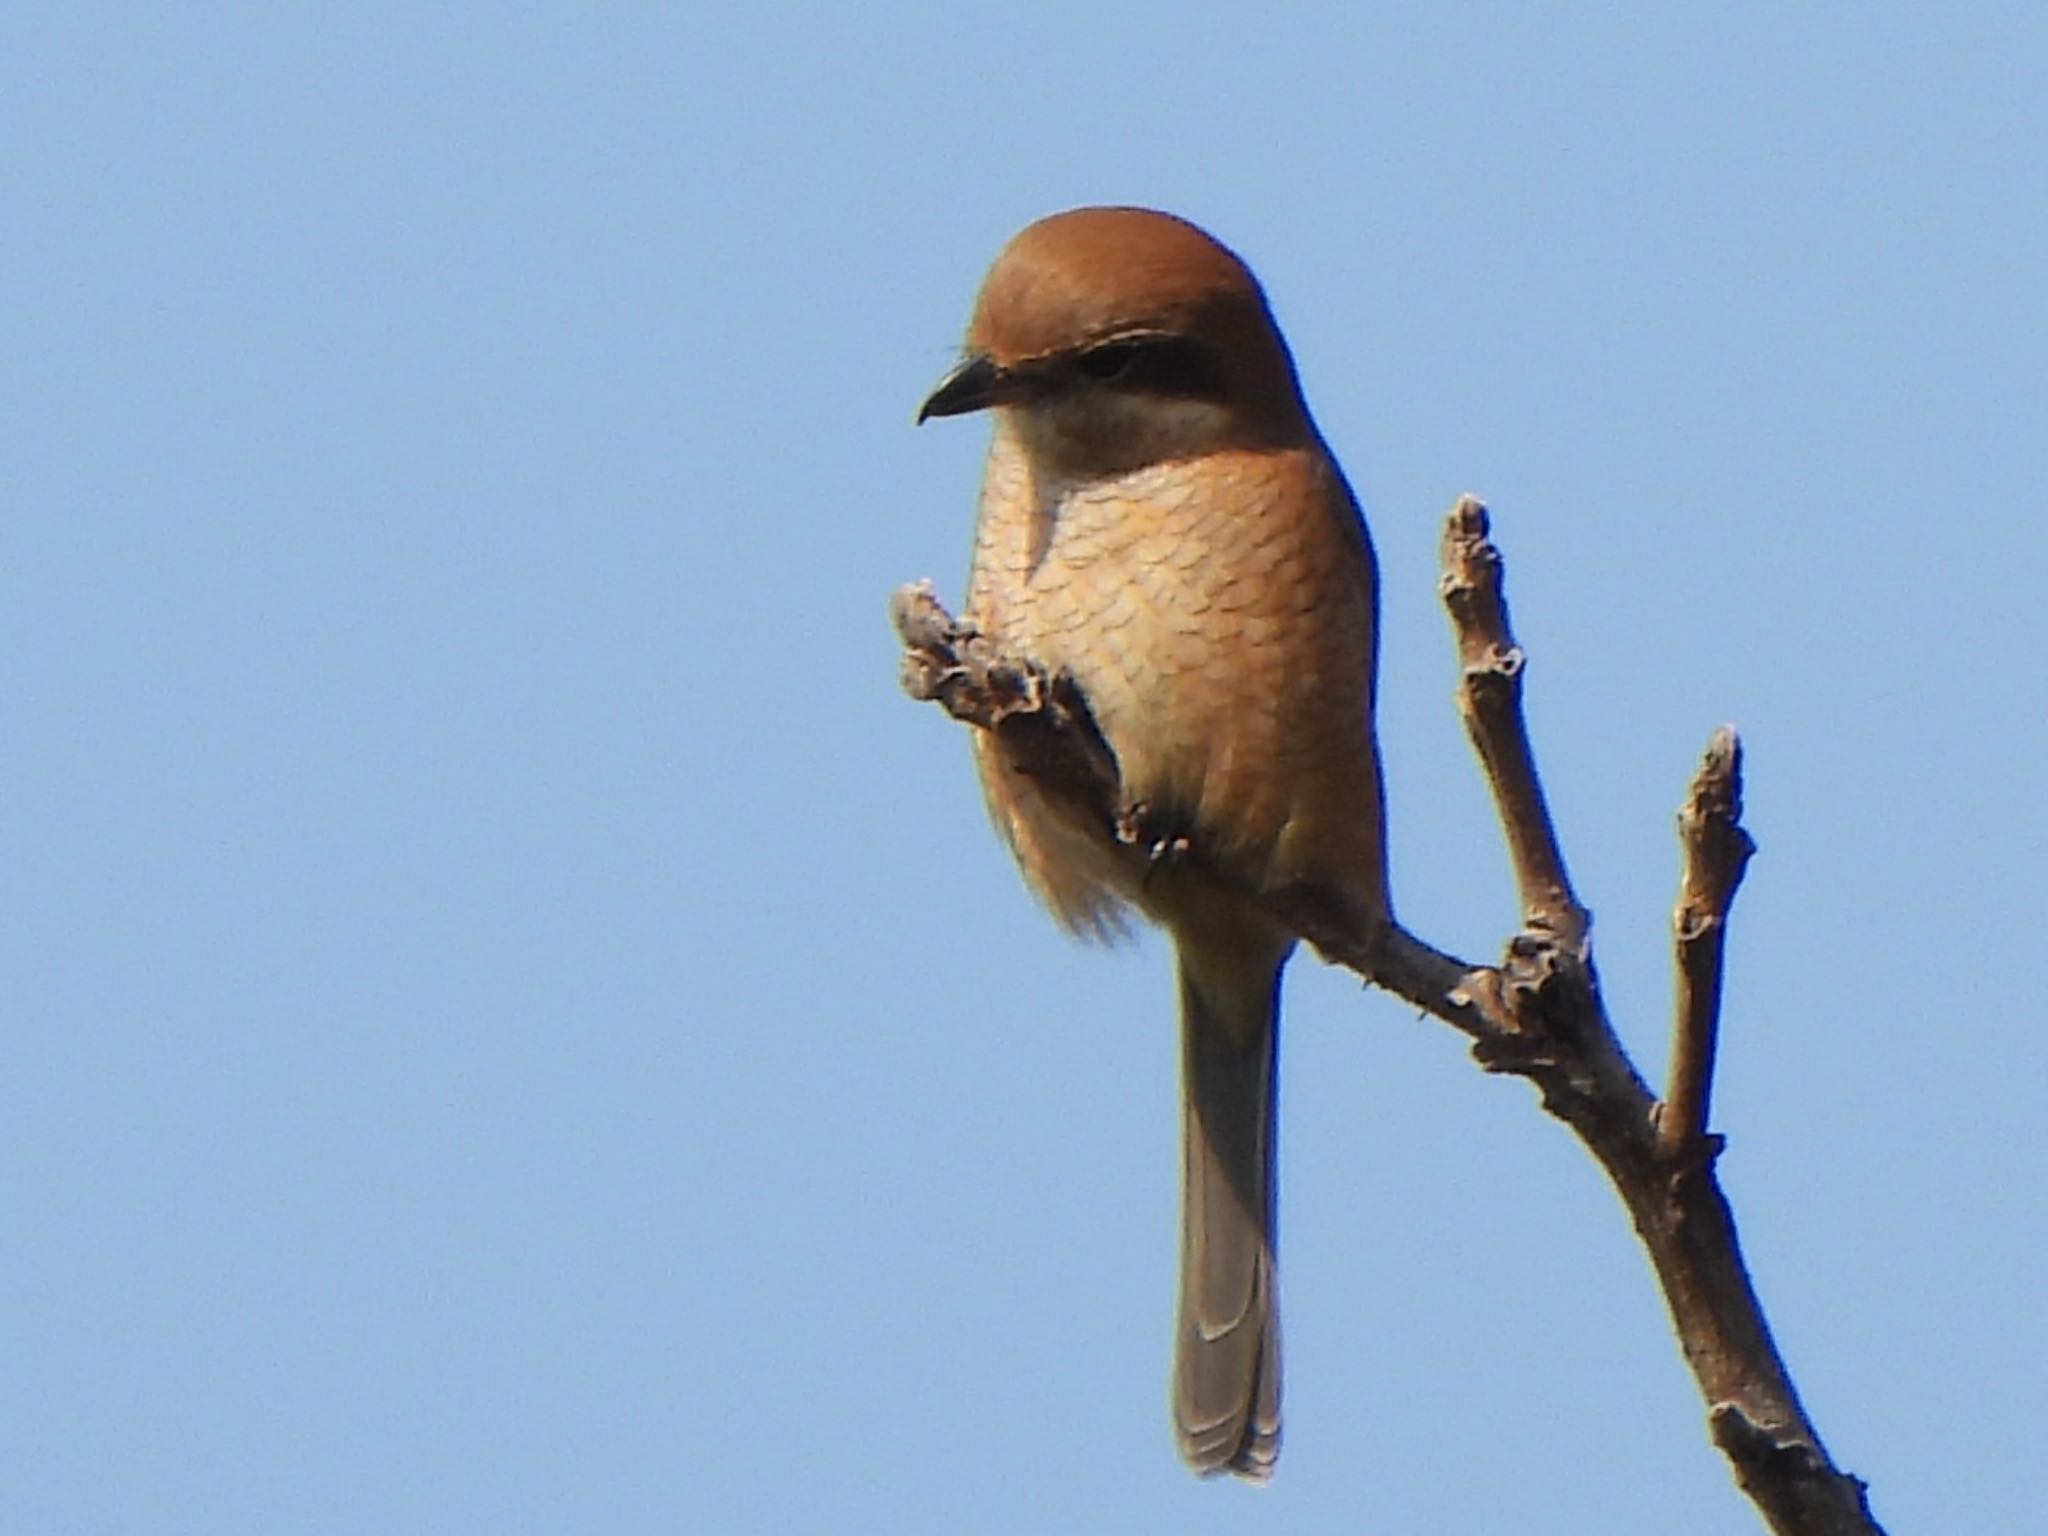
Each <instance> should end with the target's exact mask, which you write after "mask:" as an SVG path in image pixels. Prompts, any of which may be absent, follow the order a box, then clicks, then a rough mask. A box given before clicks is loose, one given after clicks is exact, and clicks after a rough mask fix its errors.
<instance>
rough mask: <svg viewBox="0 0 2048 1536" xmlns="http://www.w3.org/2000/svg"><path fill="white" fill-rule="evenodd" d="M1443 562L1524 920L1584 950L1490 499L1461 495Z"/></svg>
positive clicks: (1472, 711) (1465, 698)
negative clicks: (1540, 768)
mask: <svg viewBox="0 0 2048 1536" xmlns="http://www.w3.org/2000/svg"><path fill="white" fill-rule="evenodd" d="M1443 562H1444V574H1443V596H1444V606H1445V607H1447V608H1449V609H1450V611H1451V623H1452V625H1453V627H1454V628H1455V629H1456V630H1457V634H1458V666H1459V669H1460V672H1461V677H1460V680H1459V686H1458V712H1459V713H1460V714H1461V715H1463V716H1464V718H1465V730H1466V733H1467V734H1468V735H1470V736H1471V738H1472V746H1473V748H1474V750H1476V751H1477V752H1478V753H1479V761H1480V764H1481V766H1482V767H1484V768H1485V770H1486V779H1487V783H1488V784H1489V785H1491V786H1492V789H1493V798H1494V803H1495V804H1496V805H1497V806H1498V807H1499V809H1500V819H1501V826H1502V828H1503V829H1504V830H1505V831H1506V833H1507V835H1508V852H1509V855H1510V856H1511V857H1512V859H1513V860H1514V866H1515V879H1516V881H1517V882H1518V883H1519V884H1520V886H1521V889H1522V920H1523V921H1524V922H1525V923H1527V924H1528V925H1529V926H1530V927H1531V928H1534V929H1539V930H1541V931H1543V932H1547V933H1554V934H1556V935H1557V936H1558V937H1559V938H1560V939H1561V940H1563V941H1564V942H1565V943H1566V944H1567V945H1569V946H1571V947H1573V948H1576V947H1577V946H1578V944H1579V942H1580V941H1581V940H1582V939H1583V938H1584V937H1585V932H1586V912H1585V909H1584V908H1583V907H1581V906H1580V905H1579V901H1578V897H1577V896H1575V895H1574V894H1573V892H1572V882H1571V876H1570V875H1569V874H1567V873H1566V872H1565V867H1564V854H1563V853H1562V852H1561V851H1559V849H1558V846H1557V831H1556V829H1555V828H1554V827H1553V826H1552V825H1551V821H1550V807H1549V804H1548V802H1546V801H1545V800H1544V798H1543V784H1542V782H1541V780H1539V779H1538V778H1537V775H1536V759H1535V756H1534V754H1533V753H1531V752H1530V750H1529V737H1528V733H1527V731H1526V730H1525V729H1524V728H1523V725H1522V673H1523V670H1524V668H1525V666H1526V665H1527V657H1525V656H1524V655H1523V653H1522V648H1521V647H1520V646H1518V645H1516V644H1515V637H1514V634H1513V633H1512V632H1511V631H1510V629H1509V628H1508V604H1507V594H1506V592H1505V591H1504V590H1503V586H1502V579H1501V558H1500V551H1499V550H1498V549H1496V548H1494V546H1493V540H1492V539H1491V538H1489V537H1488V525H1487V517H1486V507H1485V505H1484V503H1482V502H1480V501H1479V500H1478V498H1476V497H1472V496H1464V497H1460V498H1459V501H1458V504H1457V506H1455V507H1453V508H1452V509H1451V515H1450V518H1449V520H1448V521H1447V522H1446V524H1445V526H1444V542H1443Z"/></svg>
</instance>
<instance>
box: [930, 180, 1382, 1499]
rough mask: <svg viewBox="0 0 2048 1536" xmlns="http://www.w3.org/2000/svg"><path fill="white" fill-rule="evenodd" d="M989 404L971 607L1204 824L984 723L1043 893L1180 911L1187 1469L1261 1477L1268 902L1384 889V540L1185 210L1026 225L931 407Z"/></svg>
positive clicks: (1180, 1366) (1266, 1405) (1156, 917)
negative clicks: (1027, 757)
mask: <svg viewBox="0 0 2048 1536" xmlns="http://www.w3.org/2000/svg"><path fill="white" fill-rule="evenodd" d="M983 409H988V410H991V411H992V412H993V414H994V417H995V435H994V441H993V443H992V445H991V447H990V449H989V456H988V465H987V471H986V477H985V480H984V482H983V486H982V493H981V519H980V526H979V529H978V531H977V534H976V539H975V553H974V570H973V575H972V577H971V580H970V590H969V596H968V604H967V613H966V617H967V618H968V619H969V620H970V621H971V622H972V623H974V624H975V625H976V626H978V627H979V628H980V629H981V630H982V631H983V632H984V633H986V634H987V635H988V636H989V637H990V638H991V639H993V640H994V641H995V642H996V644H997V645H998V646H999V647H1000V648H1001V649H1002V650H1003V651H1004V652H1006V653H1008V654H1010V655H1013V656H1017V657H1019V658H1024V659H1029V660H1032V661H1035V662H1037V663H1039V664H1040V665H1042V666H1043V667H1045V668H1046V669H1048V670H1049V671H1051V672H1054V673H1064V674H1066V675H1067V676H1069V677H1071V678H1072V679H1073V681H1074V682H1075V684H1076V685H1077V686H1078V688H1079V689H1080V691H1081V694H1082V696H1083V698H1084V699H1085V700H1086V703H1087V705H1088V708H1089V710H1090V712H1091V713H1092V714H1093V716H1094V719H1095V723H1096V725H1097V726H1098V728H1099V729H1100V730H1101V733H1102V735H1103V738H1104V739H1105V740H1106V741H1107V743H1108V744H1109V747H1110V749H1111V751H1112V752H1113V753H1114V754H1115V756H1116V762H1117V768H1118V771H1119V774H1120V777H1121V779H1122V783H1123V789H1124V793H1125V795H1126V796H1127V797H1128V798H1129V800H1131V801H1132V802H1134V803H1137V804H1140V805H1142V806H1143V807H1144V808H1145V819H1146V825H1147V826H1148V827H1149V828H1162V827H1163V828H1168V829H1172V830H1173V831H1174V833H1175V835H1177V836H1184V837H1185V838H1186V839H1187V840H1188V843H1189V845H1190V846H1191V847H1192V848H1194V849H1197V850H1199V854H1200V857H1199V858H1198V859H1196V858H1189V859H1183V860H1179V861H1176V860H1175V859H1174V858H1173V857H1172V856H1170V855H1167V856H1163V857H1161V858H1160V859H1158V860H1157V861H1156V862H1155V863H1154V864H1153V865H1152V867H1151V868H1150V869H1149V870H1145V871H1142V872H1134V871H1133V868H1132V861H1131V859H1130V856H1129V854H1130V850H1128V849H1120V848H1118V847H1117V846H1115V844H1114V843H1113V841H1112V840H1111V839H1110V838H1109V837H1108V836H1106V835H1105V834H1104V833H1102V832H1101V831H1100V830H1099V829H1098V828H1095V827H1092V826H1089V825H1087V824H1085V823H1083V822H1081V821H1079V820H1078V819H1074V818H1071V817H1070V816H1068V815H1066V814H1064V813H1063V812H1062V811H1061V809H1060V808H1059V807H1058V806H1057V805H1056V804H1055V803H1054V802H1053V801H1052V800H1050V799H1049V798H1048V797H1047V796H1046V795H1044V794H1043V793H1041V791H1040V790H1039V789H1038V788H1037V787H1036V786H1035V785H1034V783H1033V782H1032V780H1031V779H1029V778H1027V777H1025V776H1024V775H1023V774H1022V773H1020V772H1019V771H1018V770H1017V768H1016V767H1015V765H1013V764H1012V763H1011V762H1009V761H1008V760H1007V759H1006V758H1005V756H1004V754H1003V752H1002V750H1001V749H1000V748H999V747H998V746H996V745H995V744H994V741H993V738H991V737H989V736H988V735H987V734H986V733H980V732H977V733H976V740H975V745H976V757H977V763H978V766H979V769H980V773H981V779H982V785H983V788H984V789H985V791H986V792H987V795H988V803H989V809H990V811H991V813H992V814H993V816H994V818H995V821H996V824H997V826H998V827H1000V828H1001V830H1002V832H1003V835H1004V837H1005V838H1007V839H1008V841H1009V844H1010V847H1011V849H1012V850H1013V851H1014V852H1015V854H1016V857H1017V861H1018V863H1019V865H1021V866H1022V868H1023V872H1024V876H1025V878H1026V880H1028V881H1029V882H1030V884H1031V885H1032V887H1033V888H1034V889H1035V890H1036V891H1037V893H1038V894H1039V896H1040V897H1042V898H1043V899H1044V901H1045V903H1046V905H1047V906H1048V907H1050V908H1051V909H1052V912H1053V914H1054V915H1055V916H1056V917H1057V918H1058V919H1059V920H1060V921H1061V922H1062V923H1063V924H1065V925H1066V926H1067V927H1068V928H1069V929H1071V930H1073V931H1074V932H1075V933H1077V934H1080V935H1083V936H1091V937H1108V936H1111V935H1114V934H1115V933H1117V932H1118V931H1120V929H1121V927H1122V919H1123V917H1124V915H1125V913H1126V912H1127V910H1128V909H1130V908H1136V909H1137V910H1138V911H1139V912H1142V913H1143V914H1144V915H1145V916H1146V917H1148V918H1150V919H1151V920H1152V921H1154V922H1156V923H1158V924H1159V925H1160V926H1161V927H1163V928H1164V929H1165V930H1166V931H1167V933H1168V934H1170V935H1171V936H1172V939H1173V944H1174V950H1175V955H1176V959H1177V962H1178V967H1179V975H1180V1010H1181V1052H1182V1082H1183V1089H1184V1097H1183V1105H1184V1107H1183V1111H1182V1126H1183V1137H1184V1140H1183V1148H1184V1151H1183V1176H1184V1185H1183V1211H1182V1216H1183V1220H1182V1236H1181V1279H1180V1319H1179V1323H1178V1325H1177V1335H1176V1349H1175V1359H1174V1373H1173V1414H1174V1423H1175V1429H1176V1431H1177V1434H1178V1438H1179V1444H1180V1451H1181V1454H1182V1455H1183V1456H1184V1457H1185V1458H1186V1459H1187V1461H1188V1463H1189V1464H1190V1465H1191V1466H1192V1467H1193V1468H1195V1469H1196V1470H1197V1471H1200V1472H1224V1471H1227V1472H1234V1473H1236V1474H1237V1475H1239V1476H1241V1477H1246V1478H1253V1479H1264V1478H1267V1477H1269V1476H1271V1474H1272V1470H1273V1463H1274V1459H1275V1457H1276V1456H1277V1455H1278V1454H1279V1437H1280V1328H1279V1317H1278V1311H1277V1298H1276V1295H1275V1268H1274V1257H1273V1243H1274V1203H1273V1151H1274V1145H1273V1114H1274V1092H1275V1086H1276V1078H1275V1051H1276V1047H1277V1044H1278V1010H1279V997H1280V971H1281V968H1282V966H1284V965H1285V964H1286V961H1287V957H1288V955H1289V953H1290V952H1291V951H1292V950H1293V948H1294V943H1295V937H1296V936H1295V934H1293V933H1292V932H1290V931H1289V930H1288V929H1287V928H1286V927H1284V926H1282V924H1281V923H1280V922H1279V921H1277V920H1276V919H1275V918H1274V917H1273V916H1271V915H1269V913H1268V911H1267V910H1266V906H1267V905H1268V904H1267V903H1265V902H1262V901H1260V900H1258V899H1257V898H1258V897H1270V896H1275V895H1280V894H1283V893H1288V892H1295V893H1302V892H1312V893H1315V894H1316V895H1317V896H1318V897H1319V898H1320V899H1322V900H1324V901H1335V902H1338V903H1341V904H1342V909H1343V910H1346V911H1348V913H1349V914H1350V915H1351V917H1352V918H1353V919H1355V921H1356V923H1357V924H1358V925H1359V926H1358V931H1359V932H1361V933H1363V932H1367V931H1369V929H1370V927H1371V925H1374V924H1377V923H1380V922H1382V921H1384V920H1385V919H1386V917H1387V895H1386V850H1385V837H1384V829H1383V812H1382V807H1381V792H1380V769H1379V756H1378V750H1377V747H1376V746H1375V743H1374V736H1373V679H1374V669H1375V662H1376V651H1377V644H1378V640H1377V627H1378V574H1377V569H1376V566H1375V563H1374V559H1373V552H1372V546H1371V543H1370V541H1369V540H1368V537H1367V534H1366V530H1365V524H1364V521H1363V519H1362V518H1361V517H1360V516H1359V512H1358V505H1357V502H1356V501H1355V500H1354V499H1353V498H1352V495H1351V491H1350V489H1349V487H1348V486H1347V485H1346V484H1345V482H1344V476H1343V473H1342V471H1340V470H1339V469H1338V467H1337V464H1336V461H1335V460H1334V459H1332V458H1331V456H1330V452H1329V449H1328V448H1327V447H1326V446H1325V445H1324V443H1323V440H1322V437H1321V435H1320V434H1319V433H1318V432H1317V431H1316V427H1315V423H1314V422H1313V421H1311V420H1310V418H1309V413H1308V407H1307V404H1306V403H1305V402H1304V401H1303V399H1302V395H1301V386H1300V384H1299V382H1298V381H1297V379H1296V377H1295V371H1294V363H1293V359H1292V358H1291V357H1290V355H1289V353H1288V350H1287V344H1286V342H1285V341H1283V340H1282V339H1281V336H1280V332H1279V329H1278V327H1277V326H1276V325H1275V324H1274V321H1273V315H1272V312H1271V310H1270V309H1269V308H1268V307H1267V304H1266V298H1265V294H1264V293H1263V291H1262V290H1261V289H1260V287H1259V284H1258V280H1257V279H1256V278H1254V277H1253V276H1252V274H1251V272H1250V271H1249V269H1247V268H1246V266H1245V265H1244V263H1243V262H1242V261H1240V260H1239V259H1238V258H1237V257H1236V256H1235V255H1233V254H1232V253H1231V252H1230V251H1228V250H1226V249H1225V248H1224V247H1223V246H1222V245H1220V244H1219V243H1218V242H1217V241H1215V240H1214V239H1212V238H1211V237H1210V236H1208V235H1207V234H1204V233H1203V232H1202V231H1201V230H1199V229H1197V228H1196V227H1195V226H1194V225H1192V224H1189V223H1187V222H1186V221H1185V220H1182V219H1178V218H1175V217H1173V216H1171V215H1169V214H1164V213H1155V212H1152V211H1150V210H1147V209H1142V208H1080V209H1075V210H1073V211H1071V212H1068V213H1061V214H1055V215H1054V216H1052V217H1051V218H1047V219H1043V220H1041V221H1039V222H1038V223H1036V224H1033V225H1031V226H1030V227H1029V228H1027V229H1026V230H1024V231H1023V232H1022V233H1021V234H1019V235H1018V236H1017V237H1016V238H1015V239H1014V240H1012V241H1011V242H1010V244H1009V245H1008V247H1007V248H1005V249H1004V251H1003V252H1002V254H1001V255H1000V256H999V257H998V258H997V259H996V263H995V266H994V267H993V268H992V269H991V270H990V272H989V274H988V278H987V281H986V282H985V283H984V284H983V285H982V290H981V296H980V299H979V301H978V302H977V304H976V305H975V310H974V318H973V321H972V323H971V325H970V326H969V328H968V332H967V347H966V357H965V359H964V360H963V361H962V362H961V364H960V365H959V366H958V367H957V368H955V369H954V370H953V372H952V373H951V374H949V375H948V376H947V377H946V379H945V380H944V381H943V382H942V383H941V384H940V385H939V387H938V388H937V389H936V390H935V391H934V392H933V393H932V395H931V397H930V398H929V399H928V400H926V401H925V402H924V406H923V408H922V410H920V411H919V413H918V420H919V421H923V420H925V419H926V418H927V417H931V416H952V415H958V414H960V413H962V412H967V411H978V410H983ZM1204 870H1222V871H1225V872H1226V873H1227V876H1228V878H1219V877H1218V876H1216V875H1215V874H1210V873H1204Z"/></svg>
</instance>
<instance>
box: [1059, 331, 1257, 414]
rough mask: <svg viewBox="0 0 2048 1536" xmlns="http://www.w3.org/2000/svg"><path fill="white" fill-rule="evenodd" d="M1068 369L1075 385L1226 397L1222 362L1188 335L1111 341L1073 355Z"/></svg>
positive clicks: (1176, 395) (1179, 395) (1189, 396)
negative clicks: (1090, 384)
mask: <svg viewBox="0 0 2048 1536" xmlns="http://www.w3.org/2000/svg"><path fill="white" fill-rule="evenodd" d="M1069 367H1070V369H1071V376H1072V378H1073V379H1074V381H1075V382H1076V383H1082V382H1086V383H1092V384H1096V385H1107V386H1109V387H1110V388H1113V389H1118V390H1125V391H1129V392H1131V393H1133V394H1146V395H1161V396H1165V397H1166V398H1169V399H1175V400H1222V399H1223V398H1224V396H1225V393H1226V387H1225V374H1224V369H1223V360H1222V359H1221V358H1220V357H1218V356H1217V355H1216V353H1215V352H1214V351H1213V350H1211V349H1210V348H1209V347H1207V346H1204V345H1203V344H1202V343H1201V342H1198V341H1193V340H1190V339H1189V338H1187V337H1185V336H1118V337H1112V338H1111V339H1109V340H1107V341H1100V342H1097V343H1096V344H1095V345H1094V346H1092V347H1088V348H1086V349H1085V350H1083V351H1081V352H1079V353H1077V354H1075V355H1074V357H1073V358H1072V359H1071V361H1070V364H1069Z"/></svg>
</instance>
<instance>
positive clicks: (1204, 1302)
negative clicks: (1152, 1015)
mask: <svg viewBox="0 0 2048 1536" xmlns="http://www.w3.org/2000/svg"><path fill="white" fill-rule="evenodd" d="M1269 953H1270V952H1269V951H1267V950H1265V949H1264V948H1263V947H1261V949H1260V952H1259V953H1257V954H1256V955H1255V956H1247V955H1242V954H1239V955H1229V956H1219V955H1216V954H1213V953H1210V952H1208V951H1207V950H1205V949H1203V948H1200V947H1196V946H1194V945H1191V944H1189V943H1187V942H1185V941H1183V942H1182V944H1181V945H1180V949H1179V965H1180V1007H1181V1079H1182V1107H1181V1117H1182V1136H1183V1142H1182V1148H1183V1151H1182V1157H1183V1184H1182V1195H1181V1199H1182V1207H1181V1248H1180V1321H1179V1323H1178V1325H1177V1332H1176V1341H1175V1348H1174V1365H1173V1417H1174V1428H1175V1431H1176V1432H1177V1434H1178V1436H1179V1439H1180V1453H1181V1455H1182V1456H1183V1457H1184V1458H1185V1459H1186V1461H1187V1463H1188V1465H1189V1466H1191V1467H1192V1468H1194V1470H1196V1471H1197V1472H1202V1473H1214V1472H1232V1473H1235V1474H1236V1475H1237V1476H1239V1477H1244V1478H1250V1479H1253V1480H1256V1481H1264V1480H1265V1479H1266V1478H1268V1477H1271V1476H1272V1475H1273V1463H1274V1461H1275V1460H1276V1459H1277V1458H1278V1457H1279V1454H1280V1314H1279V1297H1278V1295H1277V1291H1276V1284H1277V1275H1276V1271H1275V1266H1274V1258H1273V1240H1274V1210H1273V1107H1274V1091H1275V1088H1276V1086H1277V1080H1276V1077H1275V1072H1274V1059H1275V1050H1276V1048H1277V1046H1278V1044H1279V1002H1280V968H1281V966H1282V965H1283V964H1285V962H1286V959H1287V952H1286V950H1285V949H1284V948H1283V949H1281V950H1280V951H1279V953H1278V955H1277V956H1273V957H1272V958H1271V959H1270V963H1269V960H1268V954H1269Z"/></svg>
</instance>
